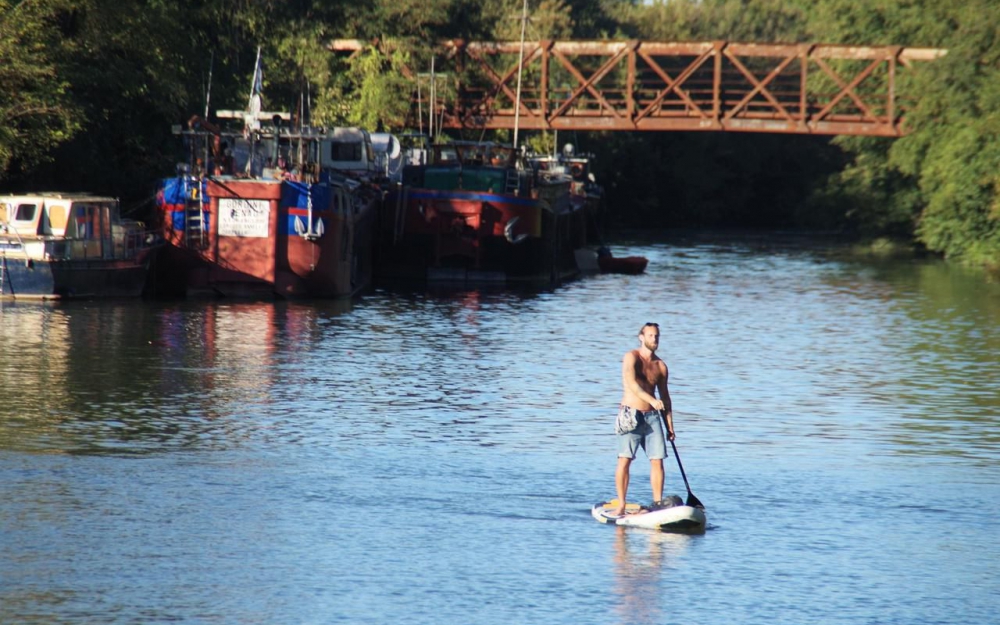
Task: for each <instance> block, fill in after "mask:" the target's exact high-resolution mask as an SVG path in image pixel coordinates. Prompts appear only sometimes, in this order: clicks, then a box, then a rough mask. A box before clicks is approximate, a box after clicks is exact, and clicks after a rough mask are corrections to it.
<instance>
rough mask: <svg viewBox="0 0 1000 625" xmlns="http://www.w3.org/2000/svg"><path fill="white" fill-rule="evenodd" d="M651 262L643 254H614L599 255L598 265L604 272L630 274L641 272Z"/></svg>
mask: <svg viewBox="0 0 1000 625" xmlns="http://www.w3.org/2000/svg"><path fill="white" fill-rule="evenodd" d="M648 263H649V261H648V260H646V259H645V258H644V257H642V256H624V257H622V258H616V257H614V256H598V257H597V266H598V267H600V268H601V271H602V272H603V273H624V274H629V275H635V274H640V273H642V272H643V271H645V270H646V265H647V264H648Z"/></svg>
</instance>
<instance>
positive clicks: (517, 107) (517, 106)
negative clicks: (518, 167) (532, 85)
mask: <svg viewBox="0 0 1000 625" xmlns="http://www.w3.org/2000/svg"><path fill="white" fill-rule="evenodd" d="M527 26H528V0H524V8H522V9H521V52H520V54H519V55H518V59H517V101H516V102H515V103H514V149H515V150H516V149H517V127H518V124H519V122H520V119H521V73H522V71H523V70H524V31H525V29H526V28H527Z"/></svg>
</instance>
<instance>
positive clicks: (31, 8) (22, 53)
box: [0, 0, 80, 179]
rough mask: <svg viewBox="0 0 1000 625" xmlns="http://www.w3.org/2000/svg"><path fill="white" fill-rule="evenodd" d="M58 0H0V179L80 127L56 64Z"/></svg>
mask: <svg viewBox="0 0 1000 625" xmlns="http://www.w3.org/2000/svg"><path fill="white" fill-rule="evenodd" d="M64 5H65V3H64V2H61V1H49V2H43V1H40V0H39V1H35V2H24V1H20V2H12V1H10V0H0V179H4V178H7V177H8V175H9V174H8V168H10V167H12V166H13V167H15V168H16V169H17V170H19V171H24V170H30V169H31V168H33V167H34V166H37V165H38V164H39V163H41V162H44V161H45V160H47V159H51V157H52V154H51V151H52V149H53V147H54V146H56V145H58V144H59V143H61V142H63V141H65V140H67V139H68V138H70V137H72V136H73V135H74V134H75V133H76V132H77V131H78V130H79V129H80V120H79V109H78V107H77V105H76V103H75V102H74V100H73V98H72V97H71V95H70V92H69V91H70V82H69V80H68V79H67V77H66V74H65V72H63V71H61V68H60V65H59V60H60V59H59V50H58V46H59V41H60V32H59V19H58V18H59V15H60V12H61V10H63V9H64Z"/></svg>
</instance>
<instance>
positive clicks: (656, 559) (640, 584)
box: [614, 527, 699, 625]
mask: <svg viewBox="0 0 1000 625" xmlns="http://www.w3.org/2000/svg"><path fill="white" fill-rule="evenodd" d="M698 538H699V537H698V536H691V535H687V534H674V533H670V532H656V531H635V530H629V529H627V528H624V527H615V558H614V561H615V582H616V585H615V595H616V596H617V597H618V605H617V606H616V607H617V612H618V615H617V616H618V619H617V620H618V622H620V623H623V624H625V623H634V624H637V625H638V624H647V623H648V624H650V625H653V624H657V625H658V624H661V623H667V622H670V618H669V617H670V611H669V610H668V609H666V607H667V605H668V603H669V602H665V601H664V587H670V586H671V585H672V584H683V583H684V580H683V579H671V575H672V574H675V573H676V572H677V570H678V569H679V568H682V567H681V564H682V562H681V559H682V557H683V555H684V552H685V551H686V549H687V546H688V543H689V542H690V541H692V540H697V539H698Z"/></svg>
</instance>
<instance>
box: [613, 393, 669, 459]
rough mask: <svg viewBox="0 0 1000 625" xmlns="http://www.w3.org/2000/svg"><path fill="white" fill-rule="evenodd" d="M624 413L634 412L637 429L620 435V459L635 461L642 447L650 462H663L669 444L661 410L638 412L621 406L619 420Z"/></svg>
mask: <svg viewBox="0 0 1000 625" xmlns="http://www.w3.org/2000/svg"><path fill="white" fill-rule="evenodd" d="M623 411H632V413H633V414H634V415H635V422H636V424H635V429H633V430H632V431H630V432H625V433H619V434H618V435H617V436H618V457H619V458H631V459H632V460H635V456H636V454H637V453H638V452H639V448H640V447H641V448H642V450H643V451H645V452H646V457H647V458H649V459H650V460H662V459H664V458H666V457H667V444H666V443H665V442H664V438H663V419H662V418H661V417H660V411H659V410H645V411H643V410H636V409H635V408H632V407H630V406H619V407H618V412H619V420H621V417H622V416H623V415H622V412H623Z"/></svg>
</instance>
